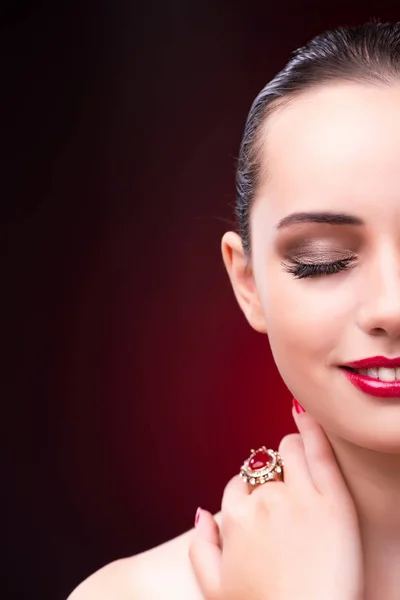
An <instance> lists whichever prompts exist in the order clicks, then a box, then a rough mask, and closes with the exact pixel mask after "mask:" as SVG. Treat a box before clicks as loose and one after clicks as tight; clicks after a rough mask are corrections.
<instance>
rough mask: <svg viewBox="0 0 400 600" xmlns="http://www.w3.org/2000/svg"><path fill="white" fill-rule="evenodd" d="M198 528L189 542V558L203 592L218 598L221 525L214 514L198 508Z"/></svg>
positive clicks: (207, 596) (205, 594)
mask: <svg viewBox="0 0 400 600" xmlns="http://www.w3.org/2000/svg"><path fill="white" fill-rule="evenodd" d="M198 511H199V512H198V513H197V516H198V519H197V524H196V528H195V530H194V531H193V536H192V539H191V542H190V544H189V558H190V562H191V565H192V568H193V571H194V574H195V577H196V579H197V583H198V585H199V587H200V590H201V592H202V593H203V595H204V597H205V598H207V600H211V599H213V598H216V596H217V594H218V590H219V587H220V565H221V556H222V551H221V546H220V536H219V527H218V525H217V522H216V520H215V519H214V517H213V515H212V514H211V513H210V512H208V511H207V510H204V509H201V508H199V509H198Z"/></svg>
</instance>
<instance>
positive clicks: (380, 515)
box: [327, 433, 400, 546]
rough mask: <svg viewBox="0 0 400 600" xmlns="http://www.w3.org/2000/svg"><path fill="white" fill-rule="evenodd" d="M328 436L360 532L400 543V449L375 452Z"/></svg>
mask: <svg viewBox="0 0 400 600" xmlns="http://www.w3.org/2000/svg"><path fill="white" fill-rule="evenodd" d="M327 436H328V438H329V441H330V442H331V445H332V448H333V451H334V453H335V456H336V460H337V463H338V465H339V467H340V469H341V472H342V475H343V477H344V480H345V481H346V484H347V487H348V489H349V490H350V493H351V495H352V497H353V500H354V503H355V505H356V508H357V512H358V515H359V520H360V528H361V531H362V533H365V534H367V535H368V534H374V535H378V536H379V537H382V538H386V539H396V540H397V541H398V543H399V546H400V453H399V454H385V453H382V452H376V451H374V450H369V449H367V448H361V447H360V446H356V445H354V444H351V443H350V442H347V441H346V440H343V439H342V438H337V437H335V436H333V435H331V434H328V433H327Z"/></svg>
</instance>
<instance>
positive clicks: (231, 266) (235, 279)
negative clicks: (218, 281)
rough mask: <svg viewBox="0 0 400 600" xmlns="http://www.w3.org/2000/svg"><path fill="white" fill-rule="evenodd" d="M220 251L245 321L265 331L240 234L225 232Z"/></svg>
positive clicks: (260, 307) (250, 267)
mask: <svg viewBox="0 0 400 600" xmlns="http://www.w3.org/2000/svg"><path fill="white" fill-rule="evenodd" d="M221 251H222V258H223V260H224V264H225V268H226V270H227V272H228V275H229V279H230V281H231V285H232V288H233V292H234V294H235V297H236V300H237V301H238V304H239V306H240V308H241V309H242V311H243V313H244V315H245V317H246V319H247V321H248V322H249V324H250V325H251V327H253V329H255V330H256V331H258V332H260V333H267V331H266V327H265V318H264V312H263V309H262V306H261V303H260V299H259V296H258V291H257V287H256V283H255V280H254V274H253V269H252V266H251V261H249V259H248V257H247V256H246V254H245V252H244V249H243V244H242V240H241V238H240V236H239V235H238V234H237V233H235V232H234V231H228V232H227V233H225V235H224V236H223V238H222V241H221Z"/></svg>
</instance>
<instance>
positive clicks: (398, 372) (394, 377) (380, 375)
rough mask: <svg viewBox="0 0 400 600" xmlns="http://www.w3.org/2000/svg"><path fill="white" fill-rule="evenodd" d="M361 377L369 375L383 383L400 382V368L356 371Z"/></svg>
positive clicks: (374, 368) (376, 368)
mask: <svg viewBox="0 0 400 600" xmlns="http://www.w3.org/2000/svg"><path fill="white" fill-rule="evenodd" d="M356 372H357V373H360V375H367V376H368V377H371V378H372V379H380V380H381V381H400V367H396V368H395V369H387V368H386V367H373V368H372V369H356Z"/></svg>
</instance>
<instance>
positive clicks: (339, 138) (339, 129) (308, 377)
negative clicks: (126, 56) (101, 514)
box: [73, 82, 400, 600]
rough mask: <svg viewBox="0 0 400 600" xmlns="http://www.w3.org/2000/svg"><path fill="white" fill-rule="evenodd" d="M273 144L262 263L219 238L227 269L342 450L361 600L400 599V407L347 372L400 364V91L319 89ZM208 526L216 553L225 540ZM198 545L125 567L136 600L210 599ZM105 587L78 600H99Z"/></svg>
mask: <svg viewBox="0 0 400 600" xmlns="http://www.w3.org/2000/svg"><path fill="white" fill-rule="evenodd" d="M263 141H264V143H263V145H262V152H261V157H260V158H261V163H262V166H263V170H264V173H263V178H262V181H261V184H260V186H259V189H258V192H257V196H256V199H255V202H254V205H253V206H252V209H251V215H250V225H251V242H252V256H251V262H250V265H248V260H247V257H246V256H245V255H244V252H243V248H242V243H241V240H240V237H239V236H238V235H237V234H236V233H235V232H232V231H231V232H227V233H226V234H225V235H224V237H223V240H222V254H223V258H224V262H225V266H226V269H227V272H228V275H229V277H230V280H231V283H232V287H233V291H234V294H235V296H236V298H237V301H238V303H239V306H240V308H241V310H242V311H243V313H244V315H245V316H246V318H247V320H248V322H249V324H250V325H251V326H252V327H253V328H254V329H255V330H256V331H259V332H262V333H264V334H266V335H267V336H268V340H269V343H270V346H271V350H272V353H273V356H274V360H275V362H276V365H277V368H278V371H279V373H280V374H281V376H282V378H283V380H284V381H285V383H286V385H287V387H288V388H289V390H290V391H291V392H292V394H293V395H294V397H296V398H297V399H298V401H299V402H300V403H301V404H302V405H303V406H304V408H305V409H306V411H307V413H308V414H309V415H310V417H311V418H313V419H314V420H315V422H316V423H318V424H319V425H320V426H321V427H322V429H323V430H324V432H325V434H326V436H327V438H328V440H329V442H330V444H331V446H332V448H333V452H334V456H335V459H336V461H337V464H338V466H339V469H340V471H341V474H342V477H343V480H344V482H345V484H346V486H347V489H348V490H349V492H350V494H351V497H352V499H353V502H354V505H355V507H356V511H357V515H358V519H359V526H360V533H359V535H360V539H361V540H362V551H363V560H364V565H363V567H364V573H365V589H366V592H365V595H364V599H363V600H375V599H377V598H378V597H379V599H382V598H385V600H395V599H396V600H398V597H399V590H400V569H399V568H398V565H399V564H400V509H399V506H400V399H388V400H384V399H378V398H374V397H372V396H368V395H366V394H364V393H362V392H360V391H358V390H357V389H356V388H354V387H353V386H352V385H351V384H350V383H349V382H348V380H347V378H346V377H345V376H344V375H343V372H342V371H341V370H340V369H339V368H338V367H337V365H339V364H345V363H348V362H351V361H354V360H357V359H362V358H367V357H371V356H376V355H384V356H387V357H395V356H400V83H397V82H393V84H392V85H390V86H383V85H372V84H371V85H367V84H357V83H354V84H353V83H342V82H336V83H333V84H329V85H324V86H322V87H320V88H316V89H313V90H309V91H307V92H305V93H303V94H302V95H300V96H299V97H297V98H296V99H293V100H292V101H291V102H289V103H288V104H285V106H283V107H281V108H278V109H277V110H276V111H275V112H274V113H273V114H272V115H271V116H270V117H269V119H268V121H267V122H266V124H265V127H264V131H263ZM299 211H319V212H320V211H335V212H345V213H349V214H352V215H354V216H356V217H358V218H359V219H362V220H363V222H364V225H362V226H350V225H346V226H344V225H326V224H325V225H322V224H312V225H311V224H302V225H292V226H290V227H286V228H282V229H280V230H278V229H277V227H276V226H277V224H278V222H279V221H280V220H281V219H283V218H285V217H287V216H288V215H289V214H291V213H294V212H299ZM349 256H352V257H353V258H354V264H353V265H352V266H351V267H350V268H349V269H347V270H344V271H341V272H339V273H335V274H333V275H322V276H319V277H315V278H304V279H296V278H295V277H294V276H293V275H292V274H291V273H288V272H287V271H286V270H285V269H287V268H288V267H290V266H292V265H293V258H294V257H297V258H298V260H300V261H302V262H307V261H308V262H311V263H318V262H319V263H321V262H326V263H327V262H333V261H335V260H338V259H341V258H343V259H344V258H347V257H349ZM282 262H283V263H285V265H286V267H283V266H282ZM271 485H275V484H271ZM207 518H208V521H203V523H206V529H207V527H208V534H207V535H210V536H211V537H212V536H214V538H213V539H214V541H215V539H216V536H217V535H219V534H218V529H217V528H216V526H215V523H214V520H213V518H212V516H211V515H208V517H207ZM218 518H219V517H218ZM207 523H208V525H207ZM196 534H197V532H196ZM185 536H186V537H185ZM190 536H191V533H190V534H189V533H188V534H184V536H180V537H179V538H176V540H172V541H170V542H168V544H169V546H167V545H163V546H161V547H159V548H156V549H154V550H150V551H149V552H147V553H145V555H140V556H139V557H134V558H133V559H126V560H128V561H130V562H128V563H124V565H125V566H124V567H123V568H124V569H125V570H127V571H129V573H130V574H131V577H130V578H128V579H129V581H130V584H129V586H128V585H127V586H126V587H125V588H124V589H125V591H126V597H140V598H156V597H157V598H179V597H182V598H183V597H185V598H186V600H195V599H197V598H201V597H202V596H201V594H200V595H199V592H198V589H197V588H196V584H195V582H194V580H193V579H190V577H191V576H190V575H189V565H188V563H186V562H184V561H186V553H187V551H188V547H189V542H190V539H193V535H192V536H191V537H190ZM174 549H175V550H174ZM174 552H175V554H174ZM167 557H168V559H169V562H168V574H169V578H170V579H169V580H168V581H172V579H173V578H174V577H175V579H174V581H173V583H171V586H170V587H169V588H168V587H167V586H166V585H165V581H167V575H166V571H165V569H164V570H163V565H164V564H165V563H164V562H163V561H164V559H165V558H167ZM184 557H185V558H184ZM121 568H122V566H121ZM154 569H157V572H158V574H159V578H158V579H157V581H156V582H154V577H152V573H154ZM124 572H125V571H124ZM104 573H105V575H104ZM107 573H108V575H109V576H108V579H107V581H108V584H107V585H108V587H109V588H110V589H111V590H112V588H113V585H114V584H113V581H114V582H115V581H116V578H117V577H119V580H121V574H119V575H116V574H114V575H113V574H112V570H111V571H110V570H109V571H108V572H107V567H106V571H105V572H104V571H103V575H102V577H103V586H102V589H105V587H107V585H105V586H104V577H107ZM114 573H115V566H114ZM163 573H164V574H165V576H164V575H163ZM174 574H175V575H174ZM96 577H97V576H96V575H94V576H92V578H91V584H90V585H88V584H86V587H85V586H82V587H81V590H83V591H81V592H80V593H78V594H76V595H73V598H74V600H75V599H76V600H78V598H79V599H81V598H83V599H85V598H95V597H96V585H97V584H96V582H99V578H98V577H97V579H96ZM113 578H114V579H113ZM182 578H184V581H185V583H184V584H183V586H182V581H183V579H182ZM179 581H181V584H179ZM154 585H156V586H158V587H157V588H156V589H155V588H154V587H151V586H154ZM174 586H175V587H174ZM167 590H169V591H167ZM196 590H197V591H196ZM97 591H98V585H97ZM133 591H135V593H133ZM135 594H136V595H135ZM174 594H175V595H174ZM180 594H182V596H180ZM107 597H110V598H111V597H113V596H112V594H110V595H108V596H107ZM121 597H122V596H121Z"/></svg>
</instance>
